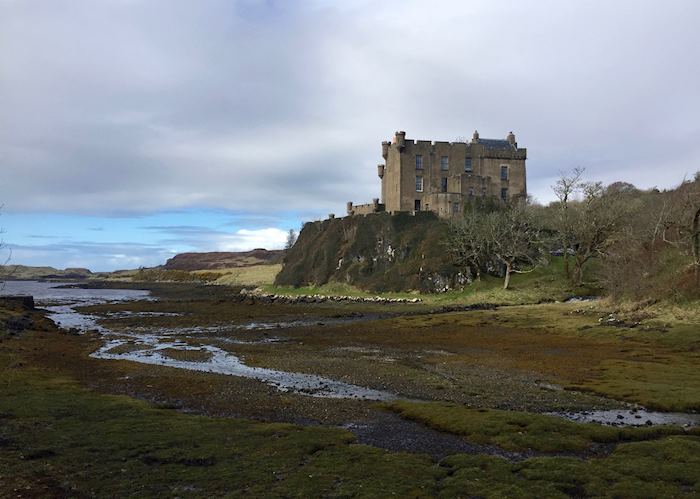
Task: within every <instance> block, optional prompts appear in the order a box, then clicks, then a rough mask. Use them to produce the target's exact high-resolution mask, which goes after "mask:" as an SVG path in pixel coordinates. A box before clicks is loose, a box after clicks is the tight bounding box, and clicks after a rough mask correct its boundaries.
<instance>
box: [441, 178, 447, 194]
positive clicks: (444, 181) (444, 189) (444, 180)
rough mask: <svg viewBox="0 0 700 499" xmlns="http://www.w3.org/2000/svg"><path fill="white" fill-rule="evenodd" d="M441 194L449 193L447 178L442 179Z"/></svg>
mask: <svg viewBox="0 0 700 499" xmlns="http://www.w3.org/2000/svg"><path fill="white" fill-rule="evenodd" d="M440 192H447V177H440Z"/></svg>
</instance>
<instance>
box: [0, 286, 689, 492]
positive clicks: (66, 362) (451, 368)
mask: <svg viewBox="0 0 700 499" xmlns="http://www.w3.org/2000/svg"><path fill="white" fill-rule="evenodd" d="M153 293H154V295H155V296H156V297H157V298H158V299H157V300H156V301H153V300H148V301H146V300H144V301H133V302H123V303H115V304H102V305H93V306H88V307H84V308H82V309H81V312H83V313H89V314H91V315H93V316H96V317H97V318H98V323H99V325H100V326H102V327H105V328H108V329H109V330H110V331H111V332H112V333H113V334H112V336H110V338H111V339H112V340H115V339H116V340H119V341H121V343H119V345H118V346H117V347H115V348H114V349H113V352H114V353H117V354H121V353H124V354H128V353H130V352H133V351H138V350H139V349H143V348H145V347H144V345H143V344H140V343H139V340H138V338H139V335H153V334H154V332H155V333H158V334H161V333H162V334H163V336H160V337H158V339H157V340H156V343H158V342H168V343H169V344H170V343H174V344H175V346H174V347H172V348H170V347H169V348H167V349H164V350H162V355H163V356H165V357H168V358H170V359H174V360H177V361H186V362H190V363H206V362H207V361H209V360H210V359H211V354H210V351H208V350H207V348H213V349H216V351H222V352H225V353H227V354H230V355H234V356H236V358H238V359H240V360H241V361H242V362H244V363H245V365H247V366H250V367H261V368H268V369H274V370H280V371H286V372H293V373H305V374H313V375H319V376H323V377H325V378H329V379H332V380H338V381H342V382H345V383H347V384H350V385H356V386H360V387H366V388H369V389H372V390H376V391H381V392H382V393H387V394H389V395H390V399H389V400H388V401H381V400H361V399H347V398H332V397H331V398H329V397H321V396H314V395H318V394H315V393H313V391H310V392H307V393H304V392H303V391H302V392H299V391H287V392H285V391H281V390H280V389H279V388H278V387H277V386H274V385H271V384H268V383H265V382H263V381H259V380H256V379H250V378H246V377H239V376H231V375H223V374H213V373H207V372H197V371H193V370H189V369H182V368H176V367H167V366H161V365H152V364H145V363H140V362H134V361H132V360H105V359H97V358H93V357H91V356H90V355H91V354H93V353H94V352H95V351H96V350H98V349H99V348H100V347H101V346H102V345H103V343H104V336H103V335H104V333H98V332H91V333H82V334H76V333H66V332H65V331H58V330H56V329H55V328H53V327H51V325H50V324H48V323H46V322H42V320H40V319H37V322H36V324H38V325H39V326H37V327H34V328H32V329H33V330H32V331H28V332H26V334H22V335H13V336H11V337H8V336H5V337H3V338H1V340H2V341H0V353H3V354H6V355H9V356H10V357H8V358H11V359H14V360H13V361H12V362H14V364H13V363H12V362H11V363H10V364H9V365H12V366H13V367H12V368H13V369H23V368H26V367H27V366H31V367H32V369H38V370H39V371H40V372H42V373H49V374H50V375H51V376H56V377H68V378H69V379H72V380H76V381H77V383H78V384H79V385H80V386H83V387H88V388H89V389H90V390H91V391H93V392H95V393H98V394H117V395H127V396H128V397H130V398H133V399H139V400H144V401H147V402H148V403H150V404H154V405H155V406H156V407H158V408H162V409H165V410H172V409H175V410H176V411H177V412H179V413H185V414H189V415H195V414H196V415H203V416H207V417H214V418H219V417H225V418H236V419H242V420H252V421H261V422H265V423H293V424H299V425H302V426H306V427H311V428H319V429H320V428H338V429H342V430H344V431H349V432H351V433H352V435H353V437H352V438H353V441H354V442H355V443H360V444H367V445H370V446H372V447H376V448H380V449H384V450H386V451H391V452H408V453H411V454H414V455H417V456H421V455H425V456H428V457H429V458H430V459H431V460H433V462H438V461H439V462H441V463H443V461H444V459H445V458H446V457H447V456H453V455H459V454H467V455H473V456H493V457H494V458H499V459H500V458H504V459H505V460H506V461H507V462H512V463H517V462H521V461H522V462H526V463H529V462H530V460H531V459H537V458H538V457H542V458H555V457H557V458H561V459H567V458H569V457H573V458H576V459H578V460H583V461H581V462H582V463H588V462H593V461H590V460H596V459H608V456H610V457H609V459H614V458H615V456H617V452H618V450H617V449H618V446H619V442H620V441H628V440H631V441H635V440H651V441H652V442H659V445H660V446H661V445H666V446H668V445H671V443H667V442H666V440H663V438H664V437H665V438H667V439H668V438H685V439H690V440H684V441H682V442H681V444H682V445H686V446H687V445H689V444H688V442H692V443H693V445H695V443H697V442H698V437H697V436H696V434H697V431H695V430H692V431H691V429H690V428H687V429H683V428H682V427H677V428H675V429H669V430H664V431H656V430H655V431H654V432H650V433H645V434H642V433H641V432H640V433H638V434H634V435H633V434H631V433H630V434H624V435H623V434H616V436H615V435H613V436H611V434H608V433H605V434H599V433H596V432H595V431H594V433H593V434H586V435H579V433H580V432H579V431H578V430H577V429H576V428H578V427H577V426H576V425H578V423H567V424H571V425H573V426H571V427H569V426H566V427H565V428H564V429H563V430H561V431H560V433H557V435H558V436H557V437H556V439H560V440H561V441H560V440H556V439H555V440H556V441H554V442H553V443H552V442H550V444H551V445H548V446H545V447H540V446H538V445H530V444H528V443H527V442H528V440H527V439H526V440H524V441H521V440H522V439H520V437H519V436H518V435H520V436H522V434H523V433H524V434H525V437H531V438H533V439H538V438H540V437H541V439H542V440H546V439H550V440H551V439H552V437H551V435H548V434H547V432H548V430H547V424H549V423H548V421H549V419H547V418H549V417H550V416H545V415H544V413H554V412H571V413H579V412H582V411H593V410H614V409H620V410H630V409H632V410H635V408H636V407H638V405H639V404H644V405H646V406H649V407H653V408H658V409H665V410H680V411H683V412H688V413H692V412H694V411H697V410H698V409H700V398H699V396H698V394H699V393H700V390H699V389H698V383H699V381H698V380H697V379H695V378H693V379H687V380H686V382H685V383H682V384H679V383H678V376H683V375H684V373H685V369H687V367H688V366H692V365H697V363H698V360H699V359H698V351H699V349H698V346H699V345H700V339H699V338H698V336H697V334H696V333H693V331H697V329H695V328H694V327H693V325H688V324H682V323H681V324H673V323H664V324H661V325H660V324H658V323H657V321H655V320H654V318H653V317H646V318H644V320H643V321H642V322H641V323H640V322H639V321H628V322H626V321H624V320H619V321H617V322H615V323H613V322H612V321H609V320H608V319H609V317H610V316H611V315H610V314H612V313H614V311H611V310H609V309H608V308H606V307H604V306H602V305H600V304H599V303H585V304H581V303H577V304H544V305H530V306H515V307H501V308H497V309H495V310H470V311H464V312H447V313H445V312H436V311H431V309H430V307H428V306H425V305H408V304H402V305H377V304H361V303H352V304H343V303H325V304H297V305H291V304H263V303H257V302H254V301H250V300H241V299H240V298H239V297H238V296H237V294H236V292H235V290H231V289H225V288H220V289H219V288H213V287H201V286H191V287H188V286H187V285H178V286H167V285H154V286H153ZM36 324H35V326H36ZM193 331H194V332H193ZM152 346H153V343H151V344H150V347H152ZM18 364H19V366H18ZM646 364H651V365H653V366H654V368H655V371H653V374H654V378H653V379H646V378H645V377H644V376H643V375H640V371H639V369H640V366H644V365H646ZM8 372H9V371H8ZM669 393H670V394H671V395H670V396H669V395H668V394H669ZM394 399H398V400H403V401H408V402H407V403H408V404H409V405H408V406H405V405H403V406H392V400H394ZM679 401H680V402H679ZM412 403H428V404H435V405H434V407H435V410H434V411H433V410H432V409H430V408H432V407H433V405H418V406H415V407H419V408H420V409H418V410H414V409H415V407H414V406H412V405H411V404H412ZM445 404H447V405H445ZM426 407H427V408H428V409H425V408H426ZM472 409H473V410H475V411H484V412H483V413H474V414H472V413H466V415H465V414H463V413H459V411H461V410H472ZM492 410H496V412H487V411H492ZM426 411H427V412H426ZM504 411H505V412H504ZM511 413H512V414H514V415H519V416H518V417H520V418H531V417H532V418H535V419H534V420H533V421H536V424H532V425H531V424H530V422H522V421H511V422H506V423H504V422H503V421H502V419H499V418H502V417H503V414H505V415H506V416H507V415H508V414H511ZM520 415H522V416H520ZM531 415H532V416H531ZM540 415H541V416H540ZM475 416H478V417H479V418H482V419H478V420H476V421H477V423H476V426H477V428H482V429H481V430H478V431H475V430H474V429H473V428H472V427H469V430H468V431H467V430H465V425H466V424H467V423H465V421H467V422H468V423H469V424H473V423H472V420H471V419H469V418H472V419H473V418H474V417H475ZM459 418H461V419H459ZM465 418H466V419H465ZM484 418H486V419H484ZM537 418H541V421H540V420H539V419H537ZM557 419H558V418H557ZM527 421H529V419H528V420H527ZM543 422H544V423H543ZM503 424H505V425H506V426H498V425H503ZM492 425H493V426H492ZM514 425H515V426H516V427H517V425H521V428H522V431H516V432H515V433H510V432H512V428H513V426H514ZM584 426H586V425H584ZM489 428H491V429H489ZM566 432H571V433H572V434H576V435H575V436H576V438H578V439H579V440H576V442H575V445H573V444H571V439H570V438H569V437H570V435H565V434H566ZM482 433H483V434H482ZM494 435H496V436H494ZM498 435H513V436H507V437H504V438H505V440H504V438H500V437H498ZM562 435H564V436H562ZM667 435H680V436H671V437H666V436H667ZM343 438H344V437H343ZM519 439H520V440H519ZM655 439H659V440H655ZM529 441H530V442H531V441H532V440H529ZM519 442H520V443H519ZM523 442H525V443H523ZM669 442H670V441H669ZM646 443H647V442H640V443H639V444H638V445H641V444H646ZM649 443H651V442H649ZM681 444H678V445H681ZM626 445H637V444H626ZM673 445H677V444H676V443H675V441H674V443H673ZM538 449H541V450H538ZM674 449H675V448H674ZM484 459H485V458H484ZM449 466H453V465H452V464H450V465H449ZM454 466H456V468H454V469H455V470H459V469H461V468H460V467H459V466H462V465H461V464H459V465H454ZM682 466H686V467H687V473H686V472H685V471H681V472H680V474H681V476H682V477H685V476H686V474H688V475H689V476H692V475H693V474H694V471H693V468H694V467H695V466H696V464H687V463H686V464H685V465H683V464H682V463H681V470H683V469H684V468H683V467H682ZM518 469H519V468H518ZM511 472H512V473H519V471H517V470H515V468H513V470H511V471H509V472H508V473H511ZM431 473H432V472H431ZM438 475H440V473H438ZM1 479H2V475H0V480H1ZM443 480H444V478H440V479H439V482H440V483H442V481H443ZM681 482H683V485H682V486H681V485H678V486H679V487H681V488H680V489H679V490H682V491H683V490H685V491H689V492H691V493H692V492H693V491H694V490H696V488H697V487H698V486H700V484H698V483H697V482H696V481H694V479H689V478H688V479H686V478H683V480H681ZM1 483H2V482H1V481H0V484H1ZM674 486H675V485H674ZM591 487H593V486H592V485H591ZM438 489H439V487H438ZM438 489H434V490H433V492H430V491H428V492H427V495H438V493H437V491H438ZM154 490H157V489H154ZM533 490H536V489H533ZM552 490H554V489H552ZM561 490H564V493H565V494H567V492H566V489H561ZM582 490H583V489H582ZM590 490H594V488H592V489H590ZM659 490H662V489H659ZM663 490H666V489H663ZM669 490H671V489H669ZM674 490H675V489H674ZM351 495H354V494H351ZM416 495H421V494H416ZM580 495H587V493H582V494H580ZM623 496H624V494H623Z"/></svg>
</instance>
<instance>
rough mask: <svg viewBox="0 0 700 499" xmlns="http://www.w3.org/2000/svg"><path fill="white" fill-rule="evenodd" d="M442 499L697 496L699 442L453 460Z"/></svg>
mask: <svg viewBox="0 0 700 499" xmlns="http://www.w3.org/2000/svg"><path fill="white" fill-rule="evenodd" d="M441 464H442V466H443V467H444V468H446V469H447V470H448V476H447V478H445V479H444V481H443V482H442V489H441V494H440V495H441V497H465V496H470V497H484V498H502V497H509V498H511V497H513V498H530V497H538V498H539V497H547V498H550V497H551V498H559V497H561V498H566V497H572V496H573V497H615V498H638V497H647V498H657V497H697V495H698V494H700V478H698V477H699V476H700V475H698V473H697V472H696V470H697V469H699V467H700V439H698V438H696V437H668V438H664V439H662V440H659V441H649V442H634V443H628V444H623V445H620V446H618V447H617V448H616V449H615V451H614V452H613V453H612V454H611V455H610V456H608V457H606V458H603V459H590V460H587V461H581V460H579V459H575V458H566V457H540V458H533V459H527V460H525V461H521V462H517V463H511V462H508V461H505V460H503V459H499V458H495V457H487V456H467V455H455V456H450V457H448V458H446V459H445V460H444V461H443V462H442V463H441Z"/></svg>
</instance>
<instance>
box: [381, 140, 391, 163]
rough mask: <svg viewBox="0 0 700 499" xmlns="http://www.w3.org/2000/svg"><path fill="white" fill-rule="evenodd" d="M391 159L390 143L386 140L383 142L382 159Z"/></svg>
mask: <svg viewBox="0 0 700 499" xmlns="http://www.w3.org/2000/svg"><path fill="white" fill-rule="evenodd" d="M388 157H389V143H388V142H387V141H386V140H385V141H384V142H382V158H384V159H386V158H388Z"/></svg>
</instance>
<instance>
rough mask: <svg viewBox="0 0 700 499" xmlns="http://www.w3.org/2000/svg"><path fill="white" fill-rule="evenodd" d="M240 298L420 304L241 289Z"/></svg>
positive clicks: (280, 300)
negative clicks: (281, 293)
mask: <svg viewBox="0 0 700 499" xmlns="http://www.w3.org/2000/svg"><path fill="white" fill-rule="evenodd" d="M240 294H241V296H243V297H245V298H251V299H254V300H258V301H261V302H264V303H272V302H282V303H324V302H356V303H421V302H422V301H423V300H421V299H420V298H383V297H381V296H348V295H280V294H274V293H264V292H263V291H261V290H260V289H252V290H251V289H246V288H243V289H242V290H241V292H240Z"/></svg>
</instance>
